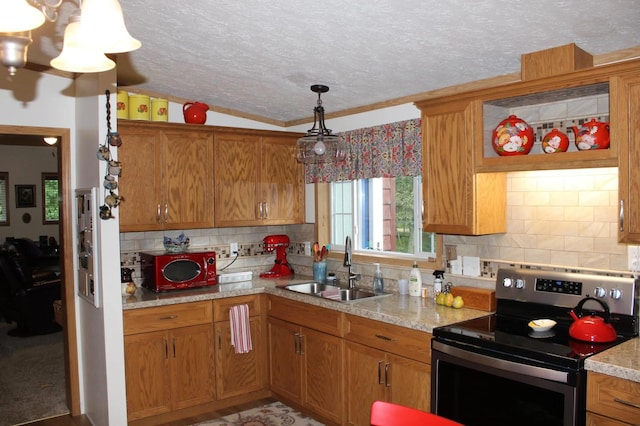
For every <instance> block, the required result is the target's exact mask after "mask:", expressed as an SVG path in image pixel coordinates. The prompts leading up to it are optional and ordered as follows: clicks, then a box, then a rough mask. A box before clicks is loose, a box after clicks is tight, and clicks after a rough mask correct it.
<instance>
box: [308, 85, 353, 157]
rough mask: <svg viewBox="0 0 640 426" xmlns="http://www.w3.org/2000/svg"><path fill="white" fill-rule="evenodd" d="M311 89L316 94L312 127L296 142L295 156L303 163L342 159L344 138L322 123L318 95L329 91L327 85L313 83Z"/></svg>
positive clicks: (322, 115) (322, 118)
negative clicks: (316, 100) (316, 101)
mask: <svg viewBox="0 0 640 426" xmlns="http://www.w3.org/2000/svg"><path fill="white" fill-rule="evenodd" d="M311 91H312V92H314V93H317V94H318V104H317V106H316V107H315V108H314V109H313V127H312V128H311V129H309V130H308V131H307V134H306V135H305V136H303V137H301V138H300V139H298V142H297V143H296V158H297V159H298V162H300V163H305V164H313V163H328V162H332V161H336V160H338V161H340V160H343V159H344V157H345V155H346V152H345V147H344V140H343V139H342V137H340V136H336V135H333V134H332V133H331V129H327V127H326V126H325V124H324V107H323V106H322V99H320V95H321V94H322V93H327V92H328V91H329V87H328V86H324V85H322V84H314V85H313V86H311Z"/></svg>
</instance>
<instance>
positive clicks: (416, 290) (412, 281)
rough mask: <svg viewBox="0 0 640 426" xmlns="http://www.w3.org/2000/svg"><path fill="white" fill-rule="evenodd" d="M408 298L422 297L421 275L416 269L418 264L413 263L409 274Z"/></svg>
mask: <svg viewBox="0 0 640 426" xmlns="http://www.w3.org/2000/svg"><path fill="white" fill-rule="evenodd" d="M409 296H417V297H420V296H422V274H421V273H420V269H418V262H413V268H411V272H409Z"/></svg>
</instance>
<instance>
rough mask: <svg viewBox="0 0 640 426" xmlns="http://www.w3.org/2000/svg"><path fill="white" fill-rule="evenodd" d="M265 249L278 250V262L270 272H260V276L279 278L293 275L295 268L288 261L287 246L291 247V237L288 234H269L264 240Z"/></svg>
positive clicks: (269, 250)
mask: <svg viewBox="0 0 640 426" xmlns="http://www.w3.org/2000/svg"><path fill="white" fill-rule="evenodd" d="M262 242H263V243H264V251H265V252H267V253H271V252H273V251H274V250H275V252H276V264H275V265H273V268H271V270H270V271H268V272H263V273H261V274H260V278H279V277H286V276H288V275H293V270H292V269H291V267H290V266H289V263H288V262H287V247H289V237H287V236H286V235H268V236H266V237H264V240H262Z"/></svg>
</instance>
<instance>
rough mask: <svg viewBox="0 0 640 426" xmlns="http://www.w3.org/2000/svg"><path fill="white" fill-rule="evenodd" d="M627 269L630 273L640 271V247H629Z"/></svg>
mask: <svg viewBox="0 0 640 426" xmlns="http://www.w3.org/2000/svg"><path fill="white" fill-rule="evenodd" d="M627 256H628V257H627V267H628V268H629V270H630V271H637V270H638V269H640V264H639V263H640V246H631V245H629V246H627Z"/></svg>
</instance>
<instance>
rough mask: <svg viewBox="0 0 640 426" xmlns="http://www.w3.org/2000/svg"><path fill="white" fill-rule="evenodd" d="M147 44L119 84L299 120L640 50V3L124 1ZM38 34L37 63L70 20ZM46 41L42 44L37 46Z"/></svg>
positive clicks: (124, 64)
mask: <svg viewBox="0 0 640 426" xmlns="http://www.w3.org/2000/svg"><path fill="white" fill-rule="evenodd" d="M120 3H121V5H122V8H123V10H124V15H125V21H126V24H127V27H128V29H129V32H130V33H131V34H132V35H133V36H134V37H135V38H137V39H139V40H140V41H141V42H142V48H140V49H139V50H137V51H135V52H131V53H128V54H122V55H118V57H117V62H118V84H119V85H122V86H131V87H132V88H135V89H139V90H141V91H149V92H152V93H159V94H165V95H169V96H174V97H178V98H183V99H188V100H197V101H201V102H205V103H208V104H210V105H212V106H216V107H220V108H226V109H230V110H234V111H239V112H242V113H245V114H249V115H253V116H257V117H264V118H265V119H269V120H275V121H278V122H290V121H294V120H298V119H301V118H304V117H309V116H312V115H313V112H312V111H313V107H314V106H315V102H316V95H315V94H314V93H312V92H311V91H310V90H309V86H311V85H312V84H315V83H320V84H326V85H328V86H330V91H329V93H327V94H324V95H323V96H322V99H323V104H324V106H325V109H326V110H327V113H331V112H338V111H343V110H348V109H352V108H357V107H361V106H366V105H371V104H375V103H378V102H383V101H387V100H393V99H397V98H402V97H406V96H411V95H415V94H417V93H422V92H426V91H430V90H435V89H439V88H443V87H448V86H452V85H456V84H460V83H465V82H470V81H475V80H479V79H483V78H487V77H494V76H499V75H504V74H509V73H513V72H517V71H519V70H520V55H521V54H523V53H529V52H534V51H538V50H542V49H547V48H551V47H555V46H560V45H564V44H568V43H576V44H577V45H578V46H579V47H581V48H582V49H584V50H586V51H587V52H589V53H591V54H593V55H598V54H603V53H608V52H612V51H617V50H622V49H627V48H632V47H637V46H640V1H638V0H571V1H567V0H564V1H563V0H538V1H532V0H484V1H480V0H444V1H443V0H404V1H401V0H400V1H399V0H322V1H315V2H308V1H296V0H277V1H266V0H244V1H237V0H234V1H228V0H219V1H212V0H189V1H179V2H176V1H175V0H120ZM75 4H76V3H75V2H71V3H69V2H68V0H67V1H65V3H63V6H62V10H61V18H60V19H59V20H58V22H56V23H47V24H45V26H44V27H43V28H41V29H39V30H37V31H35V34H34V39H35V41H34V44H33V45H32V46H31V48H30V52H29V60H30V61H32V62H36V63H41V64H46V63H48V59H50V58H51V57H54V56H56V55H57V54H58V52H59V50H60V48H61V39H62V34H63V31H64V26H65V24H66V22H67V21H66V16H68V14H69V13H70V11H71V10H72V9H73V8H74V7H75ZM39 36H40V37H39Z"/></svg>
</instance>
